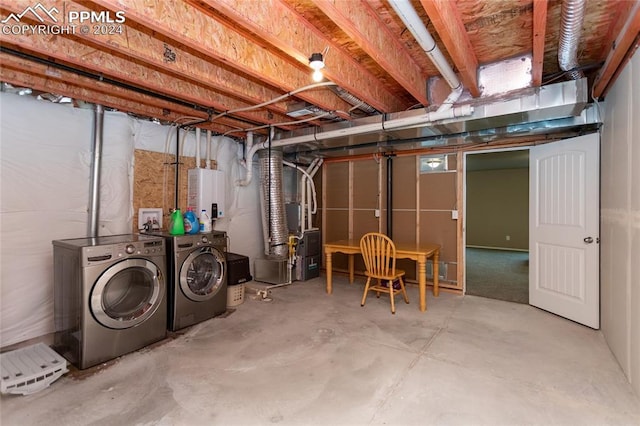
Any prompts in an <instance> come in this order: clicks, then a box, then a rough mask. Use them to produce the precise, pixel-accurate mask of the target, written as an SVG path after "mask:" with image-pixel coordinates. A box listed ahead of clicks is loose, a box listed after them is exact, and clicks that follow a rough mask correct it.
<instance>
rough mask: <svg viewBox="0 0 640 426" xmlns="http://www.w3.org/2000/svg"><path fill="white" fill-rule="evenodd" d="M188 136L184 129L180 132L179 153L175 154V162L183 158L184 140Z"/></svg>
mask: <svg viewBox="0 0 640 426" xmlns="http://www.w3.org/2000/svg"><path fill="white" fill-rule="evenodd" d="M188 134H189V132H187V131H186V129H185V131H184V132H182V136H181V137H180V153H178V152H176V162H180V157H181V156H184V140H185V138H186V137H187V135H188ZM176 151H177V149H176Z"/></svg>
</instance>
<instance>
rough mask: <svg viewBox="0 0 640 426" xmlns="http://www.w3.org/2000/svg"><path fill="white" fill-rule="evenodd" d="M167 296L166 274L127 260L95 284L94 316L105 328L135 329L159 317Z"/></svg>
mask: <svg viewBox="0 0 640 426" xmlns="http://www.w3.org/2000/svg"><path fill="white" fill-rule="evenodd" d="M165 292H166V290H165V284H164V278H163V277H162V272H161V270H160V268H158V266H156V264H155V263H153V262H151V261H150V260H146V259H125V260H123V261H122V262H118V263H116V264H115V265H113V266H111V267H109V268H108V269H107V270H106V271H104V272H103V273H102V275H100V278H98V280H97V281H96V283H95V284H94V286H93V289H92V290H91V296H90V304H91V312H92V313H93V316H94V317H95V318H96V320H97V321H98V322H99V323H100V324H102V325H104V326H105V327H109V328H115V329H123V328H129V327H133V326H135V325H138V324H140V323H141V322H143V321H145V320H146V319H147V318H149V317H150V316H151V315H153V314H154V313H155V311H156V310H157V309H158V307H159V306H160V304H161V302H162V300H163V297H164V294H165Z"/></svg>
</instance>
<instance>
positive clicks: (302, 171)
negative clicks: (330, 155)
mask: <svg viewBox="0 0 640 426" xmlns="http://www.w3.org/2000/svg"><path fill="white" fill-rule="evenodd" d="M282 164H284V165H285V166H289V167H293V168H294V169H296V170H298V171H299V172H301V173H302V174H303V175H304V177H306V178H307V179H308V180H309V182H311V189H312V194H313V206H314V213H315V211H317V202H316V199H317V198H316V186H315V185H314V183H313V178H312V177H311V175H310V174H309V173H307V172H306V170H302V169H301V168H300V167H298V166H296V165H295V164H294V163H290V162H289V161H283V162H282Z"/></svg>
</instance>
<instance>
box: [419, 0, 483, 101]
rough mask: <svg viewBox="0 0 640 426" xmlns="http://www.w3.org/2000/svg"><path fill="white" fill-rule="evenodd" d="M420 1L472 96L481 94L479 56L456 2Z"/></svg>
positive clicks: (443, 0)
mask: <svg viewBox="0 0 640 426" xmlns="http://www.w3.org/2000/svg"><path fill="white" fill-rule="evenodd" d="M420 2H421V3H422V7H424V10H425V11H426V12H427V15H429V19H431V23H432V24H433V26H434V28H435V29H436V31H437V33H438V35H439V36H440V39H441V40H442V43H443V44H444V46H445V48H446V49H447V52H449V55H450V56H451V59H452V60H453V62H454V64H455V66H456V68H457V69H458V72H459V73H460V79H461V80H462V83H463V84H464V86H465V87H466V88H467V89H468V90H469V92H471V95H472V96H474V97H477V96H480V88H479V87H478V58H477V57H476V54H475V52H474V50H473V46H472V45H471V41H470V40H469V37H468V35H467V30H466V29H465V28H464V24H463V23H462V18H461V16H460V12H459V11H458V8H457V6H456V4H455V2H453V1H450V0H420Z"/></svg>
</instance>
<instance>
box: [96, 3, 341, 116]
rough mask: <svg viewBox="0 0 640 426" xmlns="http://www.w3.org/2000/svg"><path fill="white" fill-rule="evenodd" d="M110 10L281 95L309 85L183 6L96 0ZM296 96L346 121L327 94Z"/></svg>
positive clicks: (292, 69) (279, 61) (300, 74)
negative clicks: (121, 12) (271, 88)
mask: <svg viewBox="0 0 640 426" xmlns="http://www.w3.org/2000/svg"><path fill="white" fill-rule="evenodd" d="M95 3H96V4H98V5H100V6H102V7H104V8H106V9H109V10H111V11H114V12H116V11H123V12H125V16H126V19H127V23H129V21H133V22H136V23H138V24H140V25H142V26H144V27H146V28H148V29H149V30H151V31H154V32H157V33H158V34H159V35H161V36H162V37H166V38H169V39H172V40H175V41H176V42H178V43H182V44H183V45H184V46H186V47H188V48H190V49H193V50H194V51H195V52H198V53H199V54H201V55H203V56H205V57H206V58H208V59H212V60H215V61H219V62H221V63H224V64H225V65H227V66H229V67H232V68H235V69H236V70H237V72H239V73H241V74H245V75H248V76H250V77H251V78H252V79H255V81H256V82H258V83H259V82H262V83H263V84H269V85H271V86H273V87H277V88H279V89H280V90H283V91H285V92H290V91H293V90H296V89H300V88H303V87H306V86H308V85H309V84H310V83H311V82H310V76H309V73H308V72H307V71H306V70H305V71H302V70H301V69H300V68H299V67H298V66H292V64H291V63H290V62H287V61H286V60H284V59H283V58H282V57H281V56H280V55H276V54H273V53H270V52H268V51H267V50H266V49H264V48H263V47H262V46H260V45H257V44H255V43H252V42H251V41H249V40H247V39H246V38H245V37H243V36H242V35H240V34H239V33H237V32H236V31H233V30H231V29H230V28H228V27H227V26H225V25H223V24H222V23H220V22H218V21H216V20H214V19H211V18H210V17H209V16H206V15H204V14H203V13H202V12H200V11H199V10H197V9H196V8H194V7H193V6H191V5H189V4H187V3H185V2H184V1H178V0H176V1H170V2H169V1H159V2H149V1H147V0H95ZM298 96H299V97H300V98H301V99H303V100H305V101H307V102H309V103H311V104H314V105H317V106H318V107H320V108H322V109H324V110H327V111H336V114H338V115H340V116H341V117H343V118H345V119H348V118H349V114H348V113H347V112H346V111H347V110H348V109H349V108H350V106H349V104H347V103H346V102H344V101H343V100H341V99H340V98H338V97H337V96H336V95H334V94H333V93H331V92H330V91H328V90H309V91H303V92H300V93H299V94H298Z"/></svg>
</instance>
